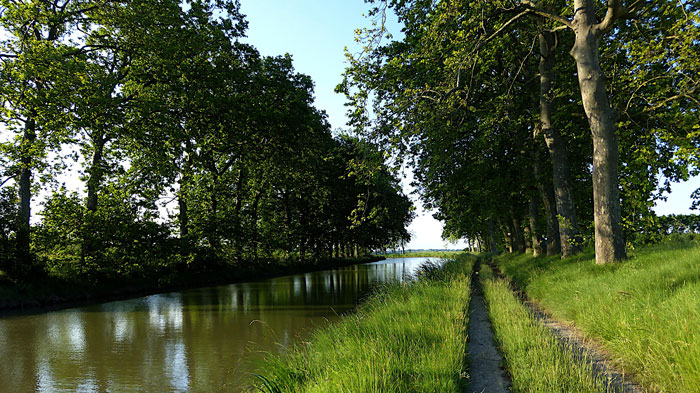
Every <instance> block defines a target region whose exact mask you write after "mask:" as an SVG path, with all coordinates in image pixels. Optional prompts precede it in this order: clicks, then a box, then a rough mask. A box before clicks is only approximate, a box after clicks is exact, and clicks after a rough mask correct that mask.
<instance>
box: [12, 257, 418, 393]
mask: <svg viewBox="0 0 700 393" xmlns="http://www.w3.org/2000/svg"><path fill="white" fill-rule="evenodd" d="M427 259H428V258H402V259H391V260H387V261H380V262H375V263H370V264H363V265H355V266H349V267H345V268H340V269H334V270H326V271H320V272H313V273H306V274H296V275H291V276H285V277H279V278H273V279H269V280H263V281H257V282H249V283H238V284H231V285H224V286H217V287H209V288H199V289H193V290H187V291H182V292H172V293H165V294H158V295H152V296H147V297H142V298H136V299H129V300H123V301H115V302H110V303H104V304H96V305H92V306H87V307H80V308H73V309H67V310H61V311H54V312H47V313H43V314H36V315H14V316H6V317H3V318H0V362H1V364H0V392H22V393H25V392H41V393H48V392H51V393H53V392H240V391H242V390H243V389H244V388H245V387H247V386H248V385H249V382H250V378H251V375H252V373H256V372H260V370H259V362H260V359H261V358H262V357H264V356H265V354H267V353H278V352H281V351H284V350H285V348H286V347H288V346H289V345H290V344H293V343H295V342H298V341H299V340H301V339H303V338H304V337H308V336H309V334H310V332H312V331H313V329H314V328H317V327H319V326H323V325H325V324H327V323H329V322H330V321H333V320H336V319H337V318H338V317H339V315H341V314H343V313H346V312H348V311H351V310H352V309H353V308H354V307H355V306H356V305H357V303H358V301H359V300H361V298H362V297H363V296H366V295H367V294H368V292H369V291H371V288H372V287H373V286H374V285H376V284H380V283H385V282H392V281H402V280H406V279H408V277H410V276H412V275H413V274H414V273H415V271H416V270H417V268H418V267H419V266H420V264H422V263H423V262H425V261H426V260H427Z"/></svg>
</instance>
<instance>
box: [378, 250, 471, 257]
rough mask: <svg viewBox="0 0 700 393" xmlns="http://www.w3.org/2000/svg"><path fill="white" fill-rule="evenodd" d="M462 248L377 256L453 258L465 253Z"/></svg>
mask: <svg viewBox="0 0 700 393" xmlns="http://www.w3.org/2000/svg"><path fill="white" fill-rule="evenodd" d="M463 252H464V251H462V250H456V251H406V253H405V254H400V253H399V254H386V255H384V254H377V256H385V257H387V258H419V257H426V258H452V257H454V256H456V255H458V254H461V253H463Z"/></svg>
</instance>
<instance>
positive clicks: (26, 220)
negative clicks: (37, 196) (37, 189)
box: [13, 118, 36, 272]
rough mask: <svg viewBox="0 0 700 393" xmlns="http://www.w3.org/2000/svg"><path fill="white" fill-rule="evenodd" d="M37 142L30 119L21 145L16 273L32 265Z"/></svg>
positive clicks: (34, 129) (26, 124) (34, 124)
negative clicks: (33, 188)
mask: <svg viewBox="0 0 700 393" xmlns="http://www.w3.org/2000/svg"><path fill="white" fill-rule="evenodd" d="M35 140H36V123H35V121H34V119H32V118H29V119H27V122H26V123H25V125H24V135H23V137H22V145H21V149H22V150H21V158H20V160H21V164H22V168H21V169H20V174H19V214H18V215H19V217H17V248H16V253H17V257H16V259H17V260H16V265H15V266H14V267H13V268H14V270H15V271H16V272H22V271H26V269H27V268H28V267H29V266H30V265H31V263H32V255H31V250H30V226H29V225H30V219H31V216H32V211H31V201H32V153H31V149H32V147H33V145H34V141H35Z"/></svg>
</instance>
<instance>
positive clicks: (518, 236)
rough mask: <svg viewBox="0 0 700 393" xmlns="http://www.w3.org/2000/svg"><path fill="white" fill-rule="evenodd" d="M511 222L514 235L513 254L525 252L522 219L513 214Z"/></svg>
mask: <svg viewBox="0 0 700 393" xmlns="http://www.w3.org/2000/svg"><path fill="white" fill-rule="evenodd" d="M511 222H512V226H511V228H512V229H511V231H512V234H513V235H512V238H513V243H512V244H513V252H525V241H524V240H523V231H522V227H521V222H520V218H519V217H518V216H517V215H515V214H514V213H511Z"/></svg>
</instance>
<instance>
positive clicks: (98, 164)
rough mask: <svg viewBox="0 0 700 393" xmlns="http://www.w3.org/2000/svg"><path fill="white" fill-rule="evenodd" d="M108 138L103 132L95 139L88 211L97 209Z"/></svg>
mask: <svg viewBox="0 0 700 393" xmlns="http://www.w3.org/2000/svg"><path fill="white" fill-rule="evenodd" d="M107 141H108V138H107V137H106V136H104V135H103V134H102V133H101V132H100V133H99V134H98V135H97V136H96V138H95V139H93V144H94V146H93V149H94V150H93V152H92V160H91V163H90V169H89V173H90V177H89V178H88V181H87V203H86V207H87V210H88V211H91V212H95V211H97V188H98V187H99V186H100V182H102V175H103V173H104V171H103V170H102V156H103V154H104V147H105V144H106V143H107Z"/></svg>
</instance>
